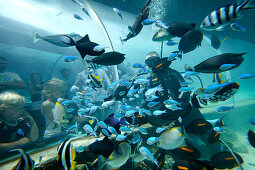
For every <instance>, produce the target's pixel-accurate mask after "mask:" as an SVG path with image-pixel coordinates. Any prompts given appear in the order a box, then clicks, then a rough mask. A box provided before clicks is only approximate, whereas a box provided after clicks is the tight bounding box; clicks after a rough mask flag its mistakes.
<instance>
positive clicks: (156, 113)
mask: <svg viewBox="0 0 255 170" xmlns="http://www.w3.org/2000/svg"><path fill="white" fill-rule="evenodd" d="M164 113H167V112H166V110H164V111H161V110H155V111H154V112H153V115H155V116H159V115H162V114H164Z"/></svg>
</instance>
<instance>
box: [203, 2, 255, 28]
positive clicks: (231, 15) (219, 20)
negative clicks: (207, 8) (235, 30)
mask: <svg viewBox="0 0 255 170" xmlns="http://www.w3.org/2000/svg"><path fill="white" fill-rule="evenodd" d="M249 1H250V0H246V1H244V2H243V3H242V4H240V5H239V4H238V2H237V1H235V2H234V3H231V4H227V5H224V6H222V7H219V8H217V9H216V10H214V11H213V12H211V13H210V14H209V15H208V16H206V17H205V19H204V20H203V22H202V23H201V25H200V28H201V29H204V30H206V31H213V30H217V31H220V30H223V28H224V27H225V26H226V25H229V24H231V23H232V22H233V21H235V20H237V19H239V13H240V12H242V11H245V10H249V9H254V7H250V6H248V2H249Z"/></svg>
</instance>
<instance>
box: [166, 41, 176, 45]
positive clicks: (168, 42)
mask: <svg viewBox="0 0 255 170" xmlns="http://www.w3.org/2000/svg"><path fill="white" fill-rule="evenodd" d="M176 44H178V43H176V42H173V41H167V43H166V45H168V46H173V45H176Z"/></svg>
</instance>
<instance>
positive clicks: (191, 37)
mask: <svg viewBox="0 0 255 170" xmlns="http://www.w3.org/2000/svg"><path fill="white" fill-rule="evenodd" d="M202 40H203V33H202V32H201V31H199V30H191V31H189V32H187V33H186V34H185V35H184V36H183V37H182V38H181V40H180V42H179V46H178V49H179V51H180V52H183V53H188V52H190V51H193V50H195V49H196V48H197V46H201V42H202Z"/></svg>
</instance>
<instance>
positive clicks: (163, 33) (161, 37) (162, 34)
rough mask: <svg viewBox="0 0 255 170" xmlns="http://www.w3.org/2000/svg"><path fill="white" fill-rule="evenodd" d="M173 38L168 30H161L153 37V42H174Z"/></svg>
mask: <svg viewBox="0 0 255 170" xmlns="http://www.w3.org/2000/svg"><path fill="white" fill-rule="evenodd" d="M172 38H173V37H171V36H170V34H169V32H168V31H167V29H166V28H161V29H159V30H158V31H157V32H156V33H155V34H154V35H153V37H152V41H155V42H162V41H172Z"/></svg>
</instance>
